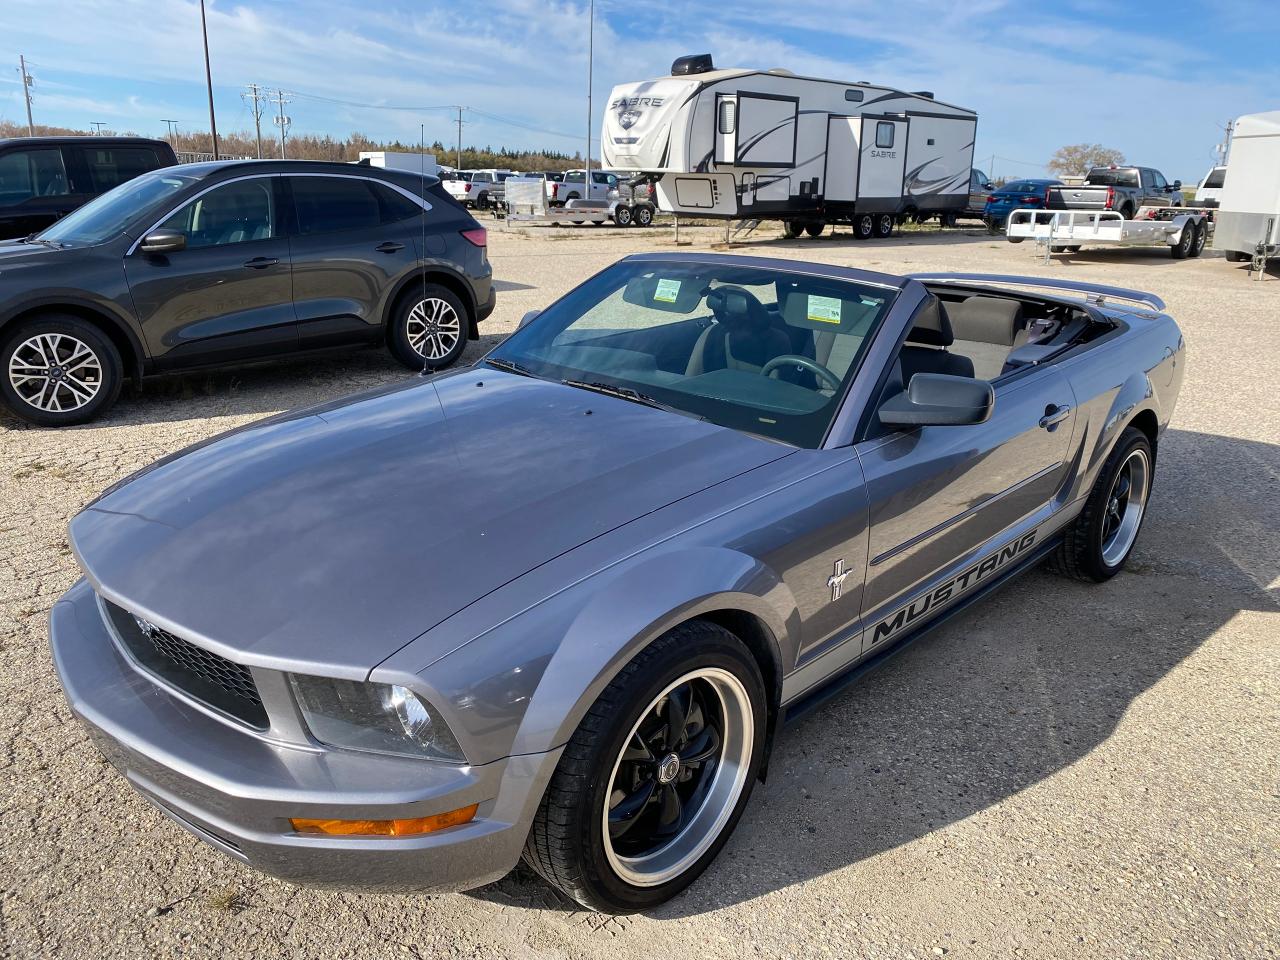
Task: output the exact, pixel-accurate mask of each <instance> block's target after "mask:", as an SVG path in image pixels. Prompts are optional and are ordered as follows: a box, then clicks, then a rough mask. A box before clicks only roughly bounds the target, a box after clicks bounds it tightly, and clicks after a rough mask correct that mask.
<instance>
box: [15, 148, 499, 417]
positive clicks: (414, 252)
mask: <svg viewBox="0 0 1280 960" xmlns="http://www.w3.org/2000/svg"><path fill="white" fill-rule="evenodd" d="M492 273H493V272H492V269H491V268H490V266H489V260H488V257H487V251H486V234H485V230H484V228H483V227H482V226H480V224H478V223H477V222H476V221H475V220H474V219H473V218H472V217H471V215H470V214H468V213H467V212H466V211H465V210H463V209H462V207H461V206H460V205H459V204H458V203H457V202H456V201H455V200H453V199H452V198H451V197H450V196H449V195H448V194H447V193H445V191H444V190H443V188H442V187H441V186H440V183H439V181H438V180H437V179H436V178H434V177H421V176H419V175H417V174H414V173H408V172H403V171H395V170H385V169H379V168H374V167H365V166H354V165H351V164H343V163H323V162H318V161H308V160H293V161H289V160H246V161H224V162H221V163H200V164H186V165H183V166H177V167H169V168H166V169H164V170H157V171H155V172H153V173H147V174H143V175H142V176H140V177H137V178H136V179H134V180H131V181H129V182H128V183H125V184H123V185H121V186H119V187H117V188H116V189H115V190H112V191H111V192H110V193H107V194H105V195H103V196H102V197H99V198H98V199H97V200H95V201H93V202H92V203H89V204H86V205H85V206H83V207H81V208H80V209H79V210H77V211H75V212H74V213H71V214H69V215H68V216H66V217H64V218H63V219H62V220H60V221H58V222H57V223H56V224H54V225H53V226H52V227H50V228H49V229H47V230H45V231H44V232H43V233H41V234H38V235H37V236H35V237H31V238H28V239H26V240H14V241H8V242H0V398H3V400H4V401H5V403H6V405H7V406H8V407H9V408H10V409H11V410H13V412H14V413H16V414H17V415H18V416H20V417H23V418H24V419H26V420H30V421H31V422H33V423H39V424H44V425H47V426H61V425H64V424H71V423H81V422H84V421H86V420H89V419H92V418H93V417H94V416H96V415H97V414H99V413H101V412H102V411H103V410H105V409H107V408H108V407H109V406H110V405H111V404H112V403H113V402H114V401H115V399H116V397H117V396H118V395H119V392H120V387H121V383H122V380H123V379H124V377H126V376H129V377H133V378H135V379H137V378H141V377H142V376H143V375H145V374H148V373H160V372H168V371H174V370H184V369H189V368H191V367H197V366H209V365H222V364H231V363H239V362H244V361H248V360H262V359H266V358H270V357H276V356H281V355H284V354H293V353H299V352H301V351H304V350H315V349H321V348H330V347H345V346H355V345H363V344H373V343H381V342H385V343H386V345H387V346H388V347H389V348H390V350H391V353H392V354H393V355H394V356H395V357H396V359H398V360H399V361H400V362H402V363H403V364H405V365H406V366H408V367H410V368H412V369H416V370H422V369H427V368H430V369H437V368H440V367H445V366H448V365H449V364H451V363H453V362H454V361H455V360H457V359H458V357H459V356H461V354H462V351H463V349H464V348H465V347H466V341H467V340H468V339H476V338H477V337H478V336H479V332H478V330H477V326H476V325H477V323H478V322H479V321H481V320H483V319H484V318H485V317H487V316H488V315H489V314H490V313H492V312H493V307H494V302H495V294H494V290H493V284H492Z"/></svg>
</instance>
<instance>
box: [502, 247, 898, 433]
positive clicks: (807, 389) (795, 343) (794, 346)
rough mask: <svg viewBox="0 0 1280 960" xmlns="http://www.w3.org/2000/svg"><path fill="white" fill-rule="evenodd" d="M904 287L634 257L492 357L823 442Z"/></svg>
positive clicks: (722, 420) (552, 376)
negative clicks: (874, 337)
mask: <svg viewBox="0 0 1280 960" xmlns="http://www.w3.org/2000/svg"><path fill="white" fill-rule="evenodd" d="M897 292H898V291H897V289H896V288H894V287H890V286H883V287H882V286H875V285H872V284H862V283H854V282H852V281H844V280H831V279H826V278H819V277H810V276H806V275H804V274H800V273H791V272H788V271H784V270H778V269H761V268H752V267H746V266H726V265H720V264H702V263H695V264H681V263H676V262H659V261H652V260H646V261H627V260H624V261H622V262H620V263H617V264H615V265H614V266H612V267H610V268H608V269H607V270H605V271H604V272H603V273H600V274H598V275H597V276H595V277H593V278H591V279H590V280H588V281H587V282H586V283H584V284H582V285H581V286H580V287H578V288H577V289H575V290H573V291H572V292H570V293H569V294H568V295H567V296H566V297H564V298H563V299H562V300H559V301H557V302H556V303H554V304H552V305H551V306H550V307H548V308H547V309H546V310H545V311H543V312H542V313H541V314H539V316H538V317H537V318H536V319H535V320H534V321H533V322H532V323H530V324H529V325H528V326H526V327H524V328H523V329H521V330H518V331H517V332H516V333H514V334H512V336H511V337H509V338H508V339H507V340H506V341H505V342H504V343H503V344H502V345H501V346H500V347H498V348H497V349H496V350H494V351H493V353H492V354H491V355H490V357H491V358H493V359H497V360H499V361H503V360H505V361H509V362H511V363H515V364H518V365H519V367H520V368H523V369H524V370H525V371H527V372H529V373H530V374H532V375H534V376H538V377H542V378H545V379H549V380H576V381H579V382H581V383H585V384H594V385H597V386H598V385H606V386H608V387H621V388H624V389H626V390H632V391H635V392H636V393H639V394H641V395H643V398H645V399H648V400H652V401H656V402H658V403H661V404H663V405H666V406H670V407H673V408H675V409H676V410H678V411H681V412H683V413H687V414H690V415H693V416H697V417H702V418H704V419H706V420H709V421H711V422H713V423H717V424H720V425H722V426H725V427H731V428H733V429H735V430H742V431H744V432H748V433H754V434H761V435H763V436H766V437H771V438H773V439H776V440H781V441H783V442H786V443H790V444H794V445H795V446H799V447H810V448H813V447H817V446H819V445H820V444H821V443H822V438H823V437H824V436H825V435H826V432H827V428H828V426H829V425H830V423H831V421H832V419H833V418H834V417H835V414H836V411H837V409H838V408H839V405H840V400H841V398H842V397H843V396H844V392H845V387H846V386H847V385H848V383H849V381H850V380H851V379H852V378H853V374H854V373H855V372H856V370H857V368H858V365H859V363H860V362H861V360H862V356H863V354H864V352H865V349H866V347H867V345H868V344H869V343H870V341H871V339H872V337H873V336H874V334H875V331H876V330H877V328H878V327H879V325H880V323H881V321H882V320H883V319H884V316H885V314H886V313H887V312H888V310H889V307H890V305H891V304H892V302H893V298H894V297H895V296H896V295H897Z"/></svg>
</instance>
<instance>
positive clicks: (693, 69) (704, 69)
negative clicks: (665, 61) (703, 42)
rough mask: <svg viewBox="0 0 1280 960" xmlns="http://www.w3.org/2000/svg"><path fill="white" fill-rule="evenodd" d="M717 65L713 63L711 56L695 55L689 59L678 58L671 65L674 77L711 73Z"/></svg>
mask: <svg viewBox="0 0 1280 960" xmlns="http://www.w3.org/2000/svg"><path fill="white" fill-rule="evenodd" d="M715 68H716V67H715V64H714V63H712V62H711V54H709V53H695V54H692V55H691V56H688V57H677V58H676V59H675V61H674V62H673V63H672V64H671V75H672V76H673V77H688V76H691V75H692V74H695V73H710V72H711V71H712V70H714V69H715Z"/></svg>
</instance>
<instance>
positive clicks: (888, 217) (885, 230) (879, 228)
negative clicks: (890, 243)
mask: <svg viewBox="0 0 1280 960" xmlns="http://www.w3.org/2000/svg"><path fill="white" fill-rule="evenodd" d="M875 233H876V237H877V239H880V240H883V239H885V238H886V237H889V236H891V235H892V234H893V214H892V213H882V214H880V215H878V216H877V217H876V223H875Z"/></svg>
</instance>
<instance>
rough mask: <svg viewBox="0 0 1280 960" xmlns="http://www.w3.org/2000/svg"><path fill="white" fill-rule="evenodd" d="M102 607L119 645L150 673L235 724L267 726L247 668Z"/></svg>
mask: <svg viewBox="0 0 1280 960" xmlns="http://www.w3.org/2000/svg"><path fill="white" fill-rule="evenodd" d="M102 605H103V608H104V609H105V610H106V613H107V616H108V617H109V618H110V620H111V624H112V626H114V627H115V630H116V634H117V635H118V636H119V637H120V641H121V642H122V643H123V644H124V646H125V648H126V649H127V650H128V652H129V653H130V654H131V655H132V656H133V658H134V659H135V660H136V661H137V662H138V663H139V665H141V666H142V667H143V668H144V669H145V670H147V671H148V672H149V673H152V674H154V675H155V676H156V677H157V678H158V679H160V680H162V681H164V682H165V683H167V684H169V685H170V686H173V687H176V688H178V689H179V690H181V691H182V692H184V693H186V694H188V695H190V696H192V697H194V698H195V699H197V700H200V701H201V702H203V703H207V704H208V705H209V706H211V707H214V708H216V709H218V710H220V711H222V712H223V713H227V714H230V715H231V716H233V717H235V718H236V719H237V720H242V721H244V722H245V723H248V724H251V725H252V726H255V727H260V728H263V727H266V726H267V712H266V710H265V709H264V708H263V706H262V697H261V696H259V694H258V687H257V684H255V683H254V682H253V674H251V673H250V672H249V668H248V667H246V666H243V665H242V664H239V663H234V662H232V661H231V660H228V659H227V658H226V657H222V656H219V655H218V654H216V653H213V652H212V651H210V650H206V649H204V647H197V646H196V645H195V644H194V643H189V642H187V641H186V640H183V639H182V638H181V637H178V636H174V635H173V634H172V633H170V632H169V631H167V630H162V629H160V628H159V627H157V626H156V625H155V624H153V623H149V622H148V621H146V620H143V619H141V618H140V617H136V616H134V615H133V614H132V613H130V612H129V611H128V610H125V609H124V608H123V607H120V606H117V605H116V604H114V603H112V602H111V601H110V600H103V601H102Z"/></svg>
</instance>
